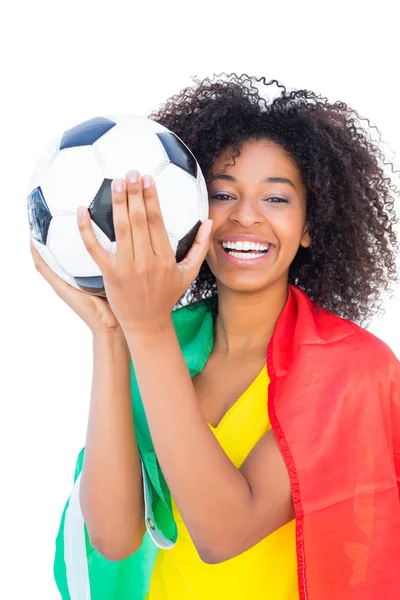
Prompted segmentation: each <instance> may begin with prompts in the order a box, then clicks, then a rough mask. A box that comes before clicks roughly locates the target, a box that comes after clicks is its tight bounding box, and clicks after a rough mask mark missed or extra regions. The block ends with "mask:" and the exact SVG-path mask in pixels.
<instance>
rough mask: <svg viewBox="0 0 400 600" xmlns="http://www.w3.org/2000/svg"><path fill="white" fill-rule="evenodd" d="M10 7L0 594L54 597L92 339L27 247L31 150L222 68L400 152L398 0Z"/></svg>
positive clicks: (396, 346) (391, 308)
mask: <svg viewBox="0 0 400 600" xmlns="http://www.w3.org/2000/svg"><path fill="white" fill-rule="evenodd" d="M4 4H5V5H6V8H2V9H1V14H0V61H1V65H0V67H1V71H0V73H1V89H2V91H1V96H0V98H1V130H0V151H1V162H0V164H1V182H2V192H1V203H2V209H1V215H2V222H1V239H2V246H1V247H2V254H1V271H2V272H1V277H0V286H1V296H0V304H1V310H0V318H1V339H2V343H1V377H0V397H1V416H0V428H1V430H0V444H1V449H0V456H1V482H2V493H1V496H0V497H1V507H0V519H1V522H0V532H1V543H0V548H1V550H2V559H1V562H0V565H1V567H0V572H1V575H0V597H1V598H4V599H7V600H14V599H18V600H22V599H25V598H40V599H45V600H47V599H58V598H59V594H58V592H57V590H56V587H55V584H54V582H53V574H52V568H53V553H54V540H55V537H56V534H57V531H58V525H59V521H60V518H61V513H62V510H63V508H64V505H65V502H66V500H67V498H68V496H69V493H70V490H71V486H72V482H73V473H74V467H75V460H76V457H77V455H78V452H79V451H80V449H81V448H82V446H83V445H84V443H85V435H86V425H87V416H88V408H89V398H90V387H91V377H92V344H91V334H90V331H89V330H88V329H87V327H86V325H84V324H83V322H81V321H80V320H79V318H78V317H77V316H76V315H75V313H73V312H72V311H71V309H70V308H69V307H68V306H67V305H65V304H64V303H63V302H62V301H61V300H60V299H59V298H58V296H56V294H55V293H54V292H53V290H52V289H51V288H50V286H49V285H48V284H47V282H46V281H45V280H44V279H42V278H41V276H40V275H39V273H38V272H37V271H36V270H35V268H34V265H33V262H32V258H31V255H30V251H29V233H28V221H27V214H26V204H25V196H24V194H25V185H26V183H27V179H28V177H29V175H30V172H31V170H32V168H33V166H34V164H35V162H36V161H37V159H38V157H39V155H40V154H41V153H42V151H43V150H44V148H45V147H46V146H47V144H48V143H49V142H50V141H51V140H52V139H53V137H54V136H55V135H56V134H58V132H59V131H60V130H61V131H63V130H65V129H67V128H69V127H71V126H73V125H75V124H76V123H79V122H81V121H83V120H85V119H88V118H91V117H94V116H97V115H100V114H102V113H107V112H111V113H113V112H114V113H134V114H148V113H149V112H150V111H151V110H152V109H154V108H156V107H157V106H158V105H159V104H160V103H161V102H163V101H164V100H166V99H167V98H168V97H169V96H171V95H172V94H174V93H178V92H179V91H180V90H181V89H182V88H183V87H185V86H186V85H190V83H191V80H190V76H191V75H197V76H199V77H203V76H208V75H210V76H211V75H212V74H213V73H219V72H221V71H228V72H230V71H236V72H237V73H243V72H246V73H248V74H251V75H257V76H261V75H264V76H265V77H266V78H267V80H269V79H273V78H277V79H279V80H280V81H281V82H282V83H284V84H285V85H286V86H287V87H288V88H292V87H293V88H308V89H312V90H314V91H316V92H319V93H322V94H323V95H325V96H327V97H328V98H329V99H330V100H331V101H335V100H338V99H340V100H343V101H345V102H347V103H349V104H350V105H351V106H352V107H354V108H356V109H357V110H358V111H359V113H360V114H361V115H362V116H366V117H369V119H370V120H371V122H372V123H374V124H376V125H377V126H378V127H379V129H380V131H381V132H382V136H383V139H384V140H385V141H386V142H387V143H388V145H389V147H390V148H391V149H392V150H393V151H394V152H395V153H397V155H398V154H399V150H400V119H399V100H398V97H399V70H398V58H399V55H400V53H399V43H398V40H399V33H398V20H397V19H396V18H395V17H394V14H393V11H394V9H395V7H396V4H397V3H396V2H395V0H393V1H392V2H385V1H382V0H380V1H379V2H374V3H373V2H370V3H368V2H351V1H347V2H334V3H331V2H329V3H328V2H319V3H315V4H312V3H307V2H304V1H303V2H292V3H290V2H284V3H282V5H283V6H282V8H279V7H277V6H276V5H278V4H279V6H281V3H279V2H274V3H268V2H266V1H265V0H264V1H263V2H260V3H257V2H254V1H251V0H246V2H242V1H240V0H238V4H237V5H236V3H234V2H233V0H231V2H218V0H215V1H214V2H212V3H207V2H203V1H202V2H198V3H196V2H190V1H189V0H186V1H182V2H177V1H174V0H172V2H159V3H157V2H154V1H153V2H151V3H150V2H147V3H142V2H140V5H139V6H138V2H137V1H136V2H135V1H134V0H132V1H131V2H129V4H128V3H126V4H125V3H123V2H121V1H119V0H113V2H107V3H106V2H99V1H97V2H95V1H90V2H89V1H85V0H80V1H79V2H77V1H75V0H69V1H68V2H55V1H54V0H53V1H50V0H36V1H34V2H30V3H28V2H27V1H26V2H18V1H17V0H15V1H14V2H12V3H11V2H9V3H7V4H6V3H4ZM389 156H390V159H391V160H393V155H392V154H391V155H389ZM394 160H395V162H397V164H398V163H399V162H400V161H399V160H398V159H396V158H395V159H394ZM132 167H135V165H132ZM384 307H385V309H386V315H385V317H384V319H383V320H378V319H375V320H374V322H373V323H372V325H371V327H370V330H371V331H372V332H373V333H375V334H376V335H378V336H379V337H381V338H382V339H383V340H384V341H385V342H386V343H387V344H389V345H390V346H391V347H392V349H393V350H394V351H395V353H396V354H397V356H398V357H400V327H399V322H400V319H399V315H400V294H399V293H396V296H395V298H394V299H392V300H390V301H389V300H386V301H385V304H384Z"/></svg>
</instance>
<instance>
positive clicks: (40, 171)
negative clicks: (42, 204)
mask: <svg viewBox="0 0 400 600" xmlns="http://www.w3.org/2000/svg"><path fill="white" fill-rule="evenodd" d="M59 149H60V140H59V139H55V140H53V141H52V143H51V144H50V145H49V146H47V148H46V149H45V151H44V152H43V154H42V155H41V156H40V158H39V160H38V162H37V164H36V165H35V168H34V170H33V173H32V174H31V176H30V179H29V182H28V185H27V190H26V195H28V194H30V193H31V192H32V190H34V189H35V188H37V187H39V186H40V184H41V183H42V181H43V176H44V174H45V172H46V171H47V169H48V168H49V167H50V165H51V163H52V162H53V160H54V159H55V158H56V156H57V154H58V151H59Z"/></svg>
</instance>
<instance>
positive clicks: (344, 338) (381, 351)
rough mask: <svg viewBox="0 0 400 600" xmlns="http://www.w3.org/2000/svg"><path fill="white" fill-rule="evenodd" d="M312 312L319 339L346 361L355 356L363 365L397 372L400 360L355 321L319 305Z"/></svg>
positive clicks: (358, 362)
mask: <svg viewBox="0 0 400 600" xmlns="http://www.w3.org/2000/svg"><path fill="white" fill-rule="evenodd" d="M313 312H314V324H315V331H316V332H317V336H316V337H317V338H318V342H319V343H320V344H322V345H325V346H326V347H327V349H328V348H329V347H332V351H334V350H336V353H337V354H338V356H340V357H341V358H342V360H343V361H344V362H345V361H347V360H349V359H355V364H354V366H356V365H359V366H360V367H362V368H364V369H365V368H370V369H373V371H375V370H382V371H385V370H389V371H394V372H398V371H399V369H400V362H399V360H398V358H397V357H396V355H395V353H394V352H393V350H392V349H391V348H390V346H389V345H388V344H387V343H386V342H384V341H383V340H382V339H381V338H379V337H378V336H376V335H374V334H373V333H372V332H371V331H368V330H367V329H364V328H363V327H361V326H360V325H358V324H357V323H354V322H353V321H350V320H348V319H345V318H343V317H340V316H338V315H335V314H334V313H332V312H330V311H328V310H326V309H321V310H318V309H316V311H313Z"/></svg>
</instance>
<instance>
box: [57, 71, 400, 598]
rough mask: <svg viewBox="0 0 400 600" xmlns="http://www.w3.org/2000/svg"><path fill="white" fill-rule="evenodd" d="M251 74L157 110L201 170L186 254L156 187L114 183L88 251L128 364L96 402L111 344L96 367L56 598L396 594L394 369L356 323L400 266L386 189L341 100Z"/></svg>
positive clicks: (398, 398)
mask: <svg viewBox="0 0 400 600" xmlns="http://www.w3.org/2000/svg"><path fill="white" fill-rule="evenodd" d="M260 82H261V83H262V84H264V86H265V88H268V86H269V85H272V84H275V83H277V82H276V81H272V82H270V83H269V84H267V83H266V82H265V80H264V79H261V80H256V79H255V78H253V79H250V78H248V77H247V76H245V75H243V76H242V77H237V76H235V75H232V76H228V77H227V80H223V79H219V80H217V81H210V80H208V79H206V80H204V81H203V82H198V83H197V85H196V86H194V87H193V88H187V89H185V90H183V91H182V92H181V94H179V95H177V96H174V97H173V98H171V99H170V100H169V101H168V102H167V103H166V104H165V105H164V106H162V107H161V109H160V110H159V111H158V112H157V113H154V114H153V115H152V118H153V119H155V120H156V121H159V122H160V123H162V124H163V125H165V126H166V127H168V128H169V129H170V130H172V131H174V132H175V133H176V134H177V135H178V136H179V137H180V138H181V139H182V140H183V141H184V142H185V143H186V144H187V145H188V146H189V147H190V148H191V150H192V151H193V152H194V154H195V156H196V158H197V160H198V162H199V164H200V166H201V168H202V170H203V173H204V175H205V178H206V181H207V186H208V193H209V213H210V219H211V220H210V221H208V222H207V223H204V224H203V225H202V227H201V228H200V230H199V233H198V235H197V238H196V240H195V243H194V245H193V247H192V248H191V250H190V252H189V254H188V256H187V257H186V258H185V259H184V260H183V261H181V262H180V263H178V264H177V263H176V260H175V257H174V256H173V253H172V251H171V248H170V245H169V244H168V243H167V238H168V236H167V232H166V230H165V226H164V224H163V222H162V219H161V216H160V215H161V213H160V210H159V203H158V197H157V189H156V186H155V185H154V182H153V183H151V185H150V187H147V186H146V185H145V183H146V182H147V178H145V177H143V179H142V180H141V177H140V176H138V178H137V179H135V182H133V183H132V182H131V183H129V182H127V185H126V186H122V187H123V191H121V192H117V191H115V188H114V197H113V201H114V202H115V203H116V204H118V206H119V213H118V214H119V226H117V227H116V231H117V234H116V235H117V246H118V252H117V253H116V256H115V257H113V261H111V260H110V259H109V257H106V258H107V260H106V258H105V257H104V256H101V257H99V262H101V263H102V264H103V265H104V268H103V270H104V274H105V280H106V282H107V285H108V286H109V291H110V293H107V296H108V298H109V301H110V305H111V308H112V309H113V311H114V313H115V315H116V316H117V318H118V320H119V322H120V326H121V330H122V331H123V333H124V336H125V338H126V343H127V347H128V348H129V356H130V358H131V370H130V378H129V383H128V377H127V373H126V367H127V365H126V364H125V371H124V373H125V375H124V383H121V382H119V383H120V387H119V388H118V389H119V393H118V394H117V395H113V394H111V393H108V395H107V396H106V395H105V393H104V392H103V390H104V389H108V390H110V389H111V388H112V387H113V385H114V384H115V385H116V384H117V381H116V380H117V379H118V378H119V377H118V376H117V374H116V373H117V371H116V370H115V359H114V360H113V359H112V358H110V350H109V349H108V350H107V352H108V354H107V353H106V352H105V351H104V353H103V355H102V356H104V359H103V360H104V363H105V364H104V368H105V367H106V366H107V374H108V375H107V377H106V380H103V379H100V375H99V373H100V372H102V368H101V365H100V366H99V363H98V361H97V363H96V364H97V371H96V373H97V376H96V377H95V378H94V384H93V389H94V391H93V398H92V404H91V411H90V415H91V416H90V420H89V426H88V432H90V433H88V437H87V445H86V448H85V456H83V454H84V453H83V452H82V453H81V455H80V457H79V459H78V463H77V467H76V473H75V486H74V492H73V493H72V494H71V498H70V501H69V503H67V506H66V508H65V513H64V515H63V520H62V523H61V525H60V532H59V536H58V539H57V552H56V560H55V575H56V581H57V585H58V587H59V589H60V591H61V592H62V594H63V596H62V597H63V599H64V600H75V599H77V598H81V597H84V598H85V599H87V600H88V599H89V598H91V600H144V599H146V600H190V599H192V598H193V599H194V598H197V599H199V600H217V599H218V600H221V599H224V598H229V600H247V599H249V600H250V599H251V600H261V599H262V600H265V599H268V600H299V599H300V600H376V599H377V598H383V597H384V598H385V600H397V598H398V590H399V589H400V364H399V361H398V360H397V358H396V357H395V356H394V354H393V352H392V351H391V350H390V348H389V347H388V346H387V345H386V344H384V343H383V342H382V341H381V340H379V339H378V338H376V337H375V336H373V335H372V334H371V333H369V332H368V331H366V330H365V329H364V328H363V327H362V326H361V325H362V323H364V322H365V321H368V319H369V318H370V317H371V316H372V315H373V314H374V312H375V310H376V309H377V308H378V307H379V296H380V294H381V292H382V291H383V290H386V289H387V287H388V285H389V283H391V282H393V281H396V279H397V273H396V251H397V250H398V241H397V238H396V234H395V228H394V225H395V223H396V222H397V219H396V215H395V212H394V199H395V195H396V194H397V188H396V187H395V186H394V184H393V182H392V181H391V180H390V179H389V178H388V177H387V176H386V175H385V173H384V170H383V166H384V165H385V164H387V163H385V160H384V156H383V154H382V153H381V151H380V149H379V147H378V145H376V144H374V142H373V141H372V137H371V136H370V134H369V133H368V132H367V131H366V130H364V129H363V128H362V127H361V126H360V125H359V117H358V115H357V113H356V112H355V111H353V110H352V109H350V108H349V107H348V106H347V105H346V104H344V103H342V102H336V103H335V104H331V103H329V102H328V100H327V99H325V98H321V97H320V96H317V95H316V94H314V93H313V92H309V91H307V90H297V91H292V92H289V93H288V92H287V91H286V89H285V88H284V87H283V86H281V85H279V84H278V87H279V88H281V94H280V95H279V96H278V97H277V98H275V99H274V100H273V101H271V102H269V101H267V99H266V98H265V97H264V96H263V95H262V90H260V89H259V88H262V85H261V83H260ZM256 83H257V84H260V85H258V87H257V86H256V85H255V84H256ZM265 91H266V92H268V89H266V90H265ZM266 95H267V94H266ZM132 167H134V165H132ZM116 214H117V211H116ZM138 216H140V218H138ZM211 226H212V227H211ZM82 231H83V237H84V238H85V239H86V241H87V243H88V245H92V248H93V249H94V252H93V255H95V254H96V252H95V248H96V245H95V241H94V239H93V236H91V234H90V232H89V231H88V230H86V231H85V228H84V227H82ZM118 236H119V237H118ZM121 236H122V237H123V236H125V237H124V240H125V243H122V244H120V243H119V239H122V237H121ZM187 286H189V288H188V289H186V288H187ZM184 290H186V292H185V291H184ZM188 301H189V303H187V302H188ZM173 307H175V310H174V311H172V308H173ZM171 313H172V314H171ZM96 342H97V344H100V343H103V345H104V342H100V341H99V340H97V341H96ZM97 344H96V345H97ZM108 345H111V347H112V348H114V344H113V343H111V344H108ZM107 348H108V346H107ZM112 353H113V354H115V351H114V350H113V352H112ZM123 355H124V354H123ZM112 365H114V367H113V366H112ZM113 368H114V371H112V369H113ZM112 372H114V379H115V381H113V376H112ZM122 388H123V389H122ZM127 398H128V403H127ZM130 400H132V407H133V422H134V432H133V431H132V430H133V428H132V423H130V425H129V427H128V426H127V422H126V420H127V418H128V420H129V422H130V416H128V417H127V415H130V413H129V411H128V409H129V408H130V406H128V404H130ZM122 406H123V410H122ZM96 439H97V445H96V442H95V440H96ZM104 439H106V440H107V444H105V442H104ZM136 444H137V448H138V453H136ZM105 446H106V448H107V453H105V452H104V447H105ZM132 446H133V450H134V451H133V450H132ZM138 455H139V458H140V465H139V461H138ZM140 467H141V471H140ZM79 490H80V491H79ZM79 493H80V494H81V503H82V508H83V512H84V516H83V515H82V514H81V512H80V508H79V502H77V501H76V498H77V497H79ZM138 499H139V500H138ZM86 524H88V527H86ZM88 529H89V531H88ZM111 563H112V564H111Z"/></svg>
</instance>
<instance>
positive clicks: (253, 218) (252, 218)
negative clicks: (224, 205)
mask: <svg viewBox="0 0 400 600" xmlns="http://www.w3.org/2000/svg"><path fill="white" fill-rule="evenodd" d="M229 218H230V219H231V221H232V222H233V223H238V224H240V225H241V226H242V227H252V226H253V225H259V224H261V223H264V221H265V215H264V214H263V212H262V211H261V209H260V207H259V206H258V203H257V202H256V201H255V200H253V199H252V198H250V197H248V198H242V199H241V200H240V202H238V203H237V204H236V205H235V206H234V207H233V208H232V211H231V212H230V214H229Z"/></svg>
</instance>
